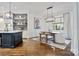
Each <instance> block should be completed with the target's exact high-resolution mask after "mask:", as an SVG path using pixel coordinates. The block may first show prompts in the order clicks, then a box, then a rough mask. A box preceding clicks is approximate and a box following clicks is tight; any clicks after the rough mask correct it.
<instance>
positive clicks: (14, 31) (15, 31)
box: [0, 30, 22, 33]
mask: <svg viewBox="0 0 79 59" xmlns="http://www.w3.org/2000/svg"><path fill="white" fill-rule="evenodd" d="M17 32H22V31H21V30H13V31H0V33H17Z"/></svg>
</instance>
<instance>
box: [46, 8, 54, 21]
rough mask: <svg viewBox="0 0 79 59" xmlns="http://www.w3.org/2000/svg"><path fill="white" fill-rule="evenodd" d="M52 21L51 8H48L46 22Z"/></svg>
mask: <svg viewBox="0 0 79 59" xmlns="http://www.w3.org/2000/svg"><path fill="white" fill-rule="evenodd" d="M54 20H55V17H54V16H53V7H48V8H47V18H46V22H53V21H54Z"/></svg>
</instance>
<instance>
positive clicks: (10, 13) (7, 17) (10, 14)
mask: <svg viewBox="0 0 79 59" xmlns="http://www.w3.org/2000/svg"><path fill="white" fill-rule="evenodd" d="M5 18H6V19H12V12H11V2H9V10H8V12H6V13H5Z"/></svg>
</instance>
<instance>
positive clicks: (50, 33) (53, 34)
mask: <svg viewBox="0 0 79 59" xmlns="http://www.w3.org/2000/svg"><path fill="white" fill-rule="evenodd" d="M39 34H40V41H42V35H45V38H46V43H47V42H48V40H49V38H48V35H49V36H52V37H53V42H54V43H55V34H56V33H52V32H41V33H39Z"/></svg>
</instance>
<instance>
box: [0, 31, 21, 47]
mask: <svg viewBox="0 0 79 59" xmlns="http://www.w3.org/2000/svg"><path fill="white" fill-rule="evenodd" d="M0 41H1V43H0V46H1V47H4V48H13V47H16V46H17V45H18V44H19V43H22V31H17V30H14V31H0Z"/></svg>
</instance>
